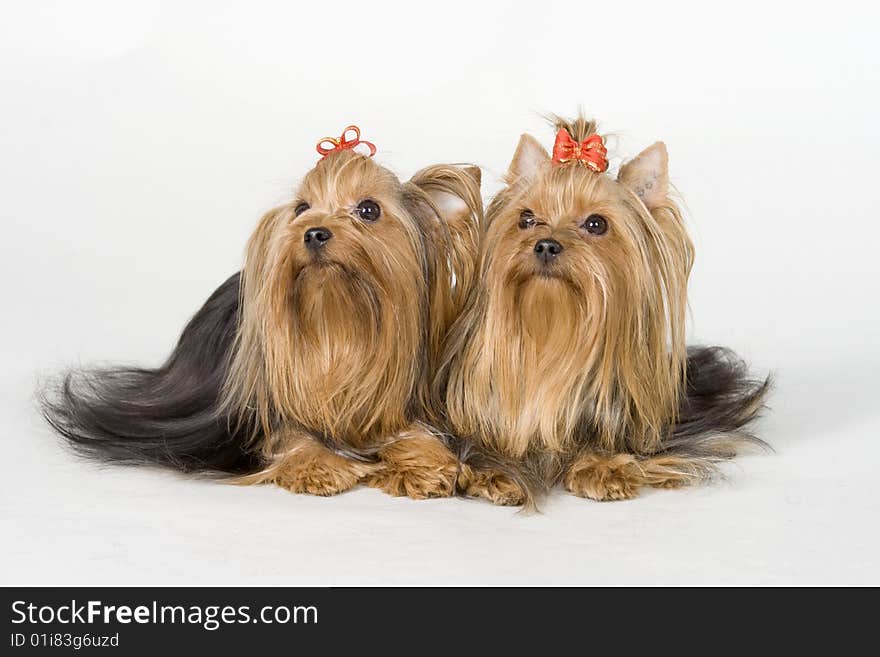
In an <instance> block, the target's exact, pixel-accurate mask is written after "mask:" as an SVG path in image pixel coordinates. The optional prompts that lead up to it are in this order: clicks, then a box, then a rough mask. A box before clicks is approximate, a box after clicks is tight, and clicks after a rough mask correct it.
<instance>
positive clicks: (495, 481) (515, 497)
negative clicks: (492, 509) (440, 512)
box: [461, 468, 527, 506]
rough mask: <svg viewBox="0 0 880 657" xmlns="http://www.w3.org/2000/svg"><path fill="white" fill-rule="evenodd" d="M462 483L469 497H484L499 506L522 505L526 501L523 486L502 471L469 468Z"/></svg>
mask: <svg viewBox="0 0 880 657" xmlns="http://www.w3.org/2000/svg"><path fill="white" fill-rule="evenodd" d="M461 484H462V485H461V489H462V491H463V492H464V494H465V495H467V496H468V497H482V498H483V499H486V500H489V501H490V502H492V504H497V505H498V506H522V505H523V504H525V502H526V497H527V496H526V492H525V491H524V490H523V489H522V487H520V485H519V484H517V483H516V482H515V481H514V480H513V479H511V478H510V477H508V476H507V475H505V474H502V473H500V472H494V471H491V470H474V469H473V468H467V473H466V474H465V476H463V477H462V482H461Z"/></svg>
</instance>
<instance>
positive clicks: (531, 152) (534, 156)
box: [507, 135, 550, 182]
mask: <svg viewBox="0 0 880 657" xmlns="http://www.w3.org/2000/svg"><path fill="white" fill-rule="evenodd" d="M549 160H550V156H549V155H548V154H547V151H546V150H544V147H543V146H541V144H540V142H539V141H538V140H537V139H535V138H534V137H532V136H531V135H523V136H521V137H520V138H519V144H518V145H517V147H516V152H515V153H514V154H513V161H511V163H510V168H508V169H507V179H508V182H513V181H514V180H516V179H518V178H531V177H532V176H534V175H535V173H537V171H538V168H539V167H540V166H541V165H542V164H544V163H545V162H547V161H549Z"/></svg>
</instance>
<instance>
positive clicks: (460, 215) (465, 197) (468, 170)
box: [410, 164, 483, 226]
mask: <svg viewBox="0 0 880 657" xmlns="http://www.w3.org/2000/svg"><path fill="white" fill-rule="evenodd" d="M481 178H482V176H481V172H480V168H479V167H476V166H473V165H467V166H454V165H446V164H437V165H434V166H430V167H425V168H424V169H422V170H421V171H419V172H418V173H417V174H416V175H414V176H413V177H412V180H410V182H411V183H412V184H413V185H415V186H416V187H418V188H419V189H421V190H422V191H423V192H425V193H426V194H427V195H428V197H429V198H430V199H431V201H432V202H433V203H434V206H435V207H436V208H437V212H438V213H439V214H440V217H441V218H442V219H443V220H444V221H445V223H446V224H447V225H449V226H455V225H457V224H459V223H460V222H468V223H470V222H471V221H473V220H477V221H479V220H481V218H482V214H483V202H482V199H481V197H480V180H481Z"/></svg>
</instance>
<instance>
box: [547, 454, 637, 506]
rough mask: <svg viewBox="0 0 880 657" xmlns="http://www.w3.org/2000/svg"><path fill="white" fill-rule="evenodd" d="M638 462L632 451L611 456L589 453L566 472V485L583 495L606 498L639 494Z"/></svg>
mask: <svg viewBox="0 0 880 657" xmlns="http://www.w3.org/2000/svg"><path fill="white" fill-rule="evenodd" d="M639 482H640V475H639V468H638V463H637V462H636V459H635V457H633V456H631V455H629V454H616V455H614V456H611V457H604V456H598V455H593V454H590V455H586V456H582V457H581V458H579V459H578V460H577V461H576V462H575V463H574V465H572V467H571V468H570V469H569V470H568V472H567V473H566V474H565V478H564V480H563V484H564V486H565V489H566V490H567V491H568V492H570V493H573V494H575V495H577V496H579V497H587V498H589V499H591V500H597V501H599V502H606V501H611V500H628V499H631V498H633V497H636V496H638V494H639V486H640V483H639Z"/></svg>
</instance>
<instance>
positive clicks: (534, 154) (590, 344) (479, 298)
mask: <svg viewBox="0 0 880 657" xmlns="http://www.w3.org/2000/svg"><path fill="white" fill-rule="evenodd" d="M559 127H565V128H566V129H567V130H568V131H569V132H570V133H571V135H572V137H573V138H574V139H576V140H578V141H581V140H583V139H585V138H586V137H587V136H589V135H591V134H593V133H594V132H595V124H594V123H592V122H589V121H585V120H583V119H578V120H576V121H574V122H560V123H559ZM666 165H667V162H666V151H665V147H663V145H662V144H655V145H654V146H652V147H650V148H649V149H647V150H646V151H645V152H644V153H643V154H642V155H640V156H639V157H638V158H636V159H635V160H633V161H632V162H630V163H628V164H626V165H624V166H623V167H622V168H621V170H620V174H619V176H618V179H617V180H614V179H612V178H611V177H609V176H607V175H601V174H597V173H594V172H593V171H591V170H589V169H588V168H587V167H585V166H581V165H579V164H578V163H577V162H572V163H568V164H564V165H554V164H552V163H551V162H550V158H549V156H548V155H547V153H546V151H544V150H543V148H541V146H540V145H539V144H537V142H536V141H535V140H534V139H532V138H531V137H528V136H525V135H524V136H523V139H522V140H521V141H520V144H519V147H518V148H517V151H516V154H515V155H514V160H513V163H512V164H511V167H510V170H509V172H508V176H507V179H506V183H507V186H506V187H505V188H504V189H503V190H502V191H501V192H500V193H499V194H498V195H497V196H496V197H495V199H494V200H493V202H492V203H491V205H490V206H489V208H488V210H487V229H486V233H485V236H484V240H483V243H482V246H481V251H480V263H479V270H480V279H481V280H480V284H479V285H478V286H476V287H475V288H474V289H473V291H472V294H471V297H470V299H469V302H468V304H467V306H466V307H465V309H464V311H463V314H462V317H461V318H460V319H459V321H458V322H457V323H456V324H455V326H454V327H453V329H452V330H451V332H450V336H449V338H448V342H447V348H446V351H445V356H444V359H443V361H442V363H441V366H440V368H439V375H438V377H437V382H438V394H439V395H440V396H442V398H443V400H444V401H445V404H446V414H447V418H448V421H449V422H450V424H451V426H452V428H453V429H454V431H455V432H456V433H457V434H458V435H459V436H461V437H463V438H465V439H467V440H471V441H474V442H476V443H478V444H480V445H482V446H483V447H484V448H485V449H488V450H490V451H494V452H496V453H498V454H500V455H502V456H504V457H509V458H512V459H515V460H519V461H520V462H523V463H530V464H531V466H532V467H533V468H536V469H538V470H540V472H539V474H538V476H539V477H541V478H543V479H544V480H545V481H547V482H548V483H552V482H553V481H556V480H557V479H558V478H559V477H560V476H561V475H563V474H565V476H564V483H565V485H566V487H568V488H569V489H570V490H572V492H575V493H576V494H579V495H585V496H587V497H593V498H596V499H617V498H625V497H630V496H631V495H632V494H633V490H634V488H635V487H637V486H638V485H642V484H646V485H655V483H654V481H655V480H656V485H661V484H662V482H661V481H660V479H663V478H662V477H660V475H659V474H658V473H659V472H660V470H662V468H661V467H660V465H661V464H659V463H658V464H656V465H657V468H655V469H653V470H652V469H650V468H649V469H648V471H650V472H653V473H654V475H652V476H653V477H654V478H653V479H651V478H650V477H648V478H645V475H644V472H645V470H644V468H642V469H640V466H637V465H636V456H638V457H642V458H643V457H649V456H650V455H652V454H654V453H655V452H657V451H658V450H659V449H660V446H661V442H662V440H663V438H664V437H665V435H666V434H667V433H668V432H669V430H670V427H671V426H672V424H673V423H674V421H675V418H676V412H677V409H678V407H679V395H680V391H681V390H682V387H683V384H684V374H685V361H686V356H687V352H686V347H685V336H684V324H685V312H686V291H687V279H688V275H689V272H690V269H691V264H692V260H693V249H692V245H691V242H690V239H689V238H688V235H687V232H686V230H685V227H684V223H683V220H682V217H681V214H680V212H679V210H678V208H677V207H676V205H675V204H674V203H673V201H672V200H670V199H669V197H668V194H667V186H668V175H667V172H666ZM524 210H528V211H531V212H532V213H533V215H534V218H535V219H536V225H534V226H533V227H528V228H523V227H522V226H521V225H520V220H521V215H522V213H523V211H524ZM594 214H597V215H601V216H602V217H604V218H605V219H607V222H608V226H609V229H608V231H607V233H605V234H603V235H600V236H596V235H592V234H588V233H587V232H586V231H585V229H584V228H583V227H582V224H583V222H584V220H585V218H586V217H588V216H590V215H594ZM545 238H552V239H554V240H556V241H558V242H559V243H560V244H561V245H562V246H563V247H564V251H563V252H562V254H561V255H560V256H559V257H558V258H557V259H556V260H554V261H553V262H552V263H551V264H549V265H547V264H542V263H541V262H539V260H538V259H536V257H535V254H534V252H533V251H534V245H535V244H536V241H537V240H540V239H545ZM585 448H587V449H588V453H587V454H585V453H584V450H585ZM592 452H597V453H599V452H600V453H604V454H609V455H610V456H609V458H608V459H606V458H605V457H599V456H596V455H595V454H593V453H592ZM579 454H581V456H580V458H578V455H579ZM621 454H623V455H621ZM630 455H636V456H630ZM667 465H668V464H667ZM668 470H669V471H668V472H667V474H668V476H667V477H666V478H665V479H664V480H663V481H664V482H665V481H667V480H672V479H675V476H673V475H674V472H673V471H674V468H673V467H672V466H671V465H670V466H669V468H668ZM637 474H638V476H636V475H637ZM639 477H641V478H642V479H639ZM478 494H480V493H478ZM483 496H485V497H491V496H490V495H483Z"/></svg>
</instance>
